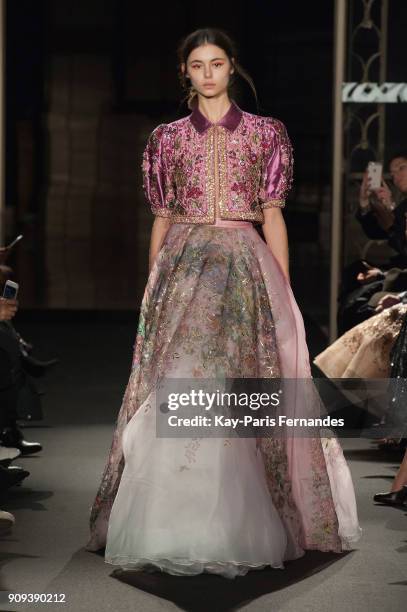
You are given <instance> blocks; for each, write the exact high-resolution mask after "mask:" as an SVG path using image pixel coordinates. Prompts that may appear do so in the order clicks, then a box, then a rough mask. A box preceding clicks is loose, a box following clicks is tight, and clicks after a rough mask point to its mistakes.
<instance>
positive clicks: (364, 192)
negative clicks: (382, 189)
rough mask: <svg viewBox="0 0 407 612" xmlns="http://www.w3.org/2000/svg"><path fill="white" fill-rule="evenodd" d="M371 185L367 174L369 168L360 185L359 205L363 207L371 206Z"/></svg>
mask: <svg viewBox="0 0 407 612" xmlns="http://www.w3.org/2000/svg"><path fill="white" fill-rule="evenodd" d="M370 193H371V191H370V186H369V178H368V174H367V170H366V171H365V172H364V173H363V178H362V184H361V185H360V192H359V205H360V207H361V208H364V209H366V208H369V204H370V202H369V196H370Z"/></svg>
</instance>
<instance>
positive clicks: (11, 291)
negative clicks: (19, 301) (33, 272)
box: [3, 280, 19, 300]
mask: <svg viewBox="0 0 407 612" xmlns="http://www.w3.org/2000/svg"><path fill="white" fill-rule="evenodd" d="M18 287H19V285H18V283H15V282H14V281H11V280H8V281H6V284H5V285H4V289H3V297H4V298H6V299H7V300H15V299H16V297H17V293H18Z"/></svg>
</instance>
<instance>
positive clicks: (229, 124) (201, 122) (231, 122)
mask: <svg viewBox="0 0 407 612" xmlns="http://www.w3.org/2000/svg"><path fill="white" fill-rule="evenodd" d="M242 114H243V112H242V110H241V109H240V108H239V107H238V105H237V104H236V102H234V100H232V104H231V106H230V108H229V110H228V111H227V113H226V114H225V115H223V117H222V119H219V121H217V122H216V123H212V122H211V121H209V119H207V118H206V117H205V115H204V114H203V113H201V111H200V110H199V108H198V106H195V108H194V110H193V111H192V113H191V114H190V115H189V119H190V121H191V123H192V125H193V126H194V128H195V129H196V130H197V131H198V132H199V133H200V134H202V133H203V132H205V131H206V130H207V129H208V128H210V127H212V126H213V125H222V126H223V127H225V128H227V129H228V130H230V131H231V132H233V131H234V130H235V129H236V128H237V126H238V125H239V123H240V119H241V118H242Z"/></svg>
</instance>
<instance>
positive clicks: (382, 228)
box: [356, 151, 407, 267]
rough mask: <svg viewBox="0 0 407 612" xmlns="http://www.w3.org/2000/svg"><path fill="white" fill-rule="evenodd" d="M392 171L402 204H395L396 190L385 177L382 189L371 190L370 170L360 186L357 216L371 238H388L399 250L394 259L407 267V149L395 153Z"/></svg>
mask: <svg viewBox="0 0 407 612" xmlns="http://www.w3.org/2000/svg"><path fill="white" fill-rule="evenodd" d="M389 171H390V174H391V176H392V181H393V184H394V186H395V187H396V188H397V189H398V190H399V192H400V193H401V195H402V200H401V201H400V203H399V204H398V206H396V205H395V202H394V201H393V196H392V192H391V190H390V188H389V187H388V185H387V184H386V183H385V181H384V180H383V182H382V186H381V187H380V188H379V189H376V190H371V189H370V187H369V184H368V176H367V171H366V172H365V173H364V175H363V180H362V185H361V188H360V196H359V208H358V210H357V213H356V218H357V220H358V221H359V222H360V224H361V225H362V227H363V230H364V232H365V234H366V236H367V237H368V238H371V239H373V240H377V239H381V240H383V239H384V240H387V241H388V244H389V246H391V247H392V248H393V249H394V250H395V251H396V252H397V253H398V255H397V257H395V258H393V259H392V262H391V263H392V265H399V266H402V267H407V245H406V213H407V151H400V152H398V153H395V154H394V155H392V157H391V158H390V163H389Z"/></svg>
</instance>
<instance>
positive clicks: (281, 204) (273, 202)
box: [260, 200, 285, 209]
mask: <svg viewBox="0 0 407 612" xmlns="http://www.w3.org/2000/svg"><path fill="white" fill-rule="evenodd" d="M260 206H261V208H262V209H264V208H274V207H276V208H284V206H285V200H269V201H268V202H264V203H263V204H260Z"/></svg>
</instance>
